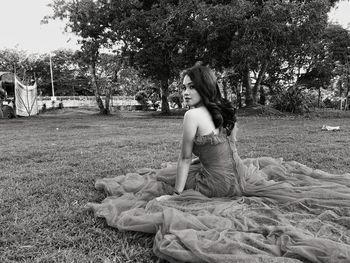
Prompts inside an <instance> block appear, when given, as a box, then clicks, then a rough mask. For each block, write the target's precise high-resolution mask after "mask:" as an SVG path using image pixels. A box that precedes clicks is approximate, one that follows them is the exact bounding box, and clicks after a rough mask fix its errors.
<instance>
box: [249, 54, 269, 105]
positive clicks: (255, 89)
mask: <svg viewBox="0 0 350 263" xmlns="http://www.w3.org/2000/svg"><path fill="white" fill-rule="evenodd" d="M267 65H268V62H267V60H265V61H264V62H263V64H262V66H261V69H260V71H259V75H258V78H257V80H256V82H255V84H254V87H253V90H252V91H253V92H252V93H253V94H252V98H253V103H254V104H256V103H257V101H258V90H260V86H261V82H262V81H263V79H264V76H265V72H266V69H267Z"/></svg>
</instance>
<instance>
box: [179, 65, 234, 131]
mask: <svg viewBox="0 0 350 263" xmlns="http://www.w3.org/2000/svg"><path fill="white" fill-rule="evenodd" d="M186 75H187V76H188V77H189V78H190V79H191V81H192V83H193V85H194V88H195V89H196V90H197V91H198V93H199V95H200V96H201V98H202V102H203V104H204V106H205V107H206V108H207V109H208V111H209V113H210V115H211V117H212V118H213V122H214V125H215V128H218V127H223V128H225V129H226V132H227V135H230V134H231V132H232V129H233V128H234V126H235V123H236V121H237V118H236V109H235V107H234V106H233V105H232V103H231V102H229V101H228V100H227V99H225V98H223V97H222V96H221V92H220V89H219V85H218V83H217V80H216V77H215V74H214V72H213V71H212V70H211V69H210V68H208V67H206V66H201V65H196V66H194V67H192V68H189V69H187V70H185V71H184V72H183V73H182V77H185V76H186Z"/></svg>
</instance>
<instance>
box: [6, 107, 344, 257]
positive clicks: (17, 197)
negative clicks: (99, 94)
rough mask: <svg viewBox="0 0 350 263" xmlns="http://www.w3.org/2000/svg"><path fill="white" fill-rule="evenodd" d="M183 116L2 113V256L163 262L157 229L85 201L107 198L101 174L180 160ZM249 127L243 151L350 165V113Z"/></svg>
mask: <svg viewBox="0 0 350 263" xmlns="http://www.w3.org/2000/svg"><path fill="white" fill-rule="evenodd" d="M181 122H182V120H181V118H162V117H158V118H153V117H150V116H149V115H147V114H139V113H122V114H121V115H119V116H117V115H115V116H111V117H101V116H98V115H96V114H92V113H91V112H84V111H73V112H72V111H70V110H63V111H61V112H59V114H55V113H49V114H45V115H40V116H37V117H31V118H17V119H12V120H0V140H1V144H0V171H1V172H0V208H1V213H0V222H1V224H0V262H106V263H107V262H157V259H156V258H155V257H154V255H153V253H152V244H153V236H151V235H144V234H141V233H132V232H124V233H123V232H118V231H117V230H115V229H112V228H109V227H107V226H106V224H105V222H104V221H103V220H102V219H95V218H94V217H93V215H92V214H91V213H90V212H88V211H85V210H84V205H85V204H86V203H87V202H91V201H95V202H100V201H101V200H102V199H103V198H104V197H105V196H104V195H103V194H102V193H99V192H97V191H96V190H95V189H94V187H93V185H94V181H95V179H96V178H98V177H112V176H114V175H120V174H125V173H127V172H132V171H135V169H137V168H141V167H153V168H160V166H161V163H163V162H167V161H175V160H176V158H177V154H178V151H179V143H180V137H181ZM323 124H326V125H331V126H340V127H341V130H340V131H338V132H324V131H321V127H322V125H323ZM239 127H240V130H239V133H238V150H239V152H240V155H241V157H242V158H245V157H256V156H273V157H283V158H284V159H285V160H296V161H299V162H302V163H304V164H307V165H309V166H311V167H313V168H318V169H322V170H326V171H329V172H333V173H345V172H350V155H349V148H350V136H349V131H350V119H349V118H311V119H310V118H302V117H298V118H292V117H283V118H270V117H269V118H267V117H242V118H241V119H239Z"/></svg>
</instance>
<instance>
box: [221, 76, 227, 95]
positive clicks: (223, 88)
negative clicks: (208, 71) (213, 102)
mask: <svg viewBox="0 0 350 263" xmlns="http://www.w3.org/2000/svg"><path fill="white" fill-rule="evenodd" d="M222 92H223V93H224V94H223V96H224V98H225V99H227V81H226V80H223V81H222Z"/></svg>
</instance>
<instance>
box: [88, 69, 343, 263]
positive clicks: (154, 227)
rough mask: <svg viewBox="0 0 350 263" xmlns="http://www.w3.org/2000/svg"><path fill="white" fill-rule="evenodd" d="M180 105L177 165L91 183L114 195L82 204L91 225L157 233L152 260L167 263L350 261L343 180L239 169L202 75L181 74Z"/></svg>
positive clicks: (230, 134) (224, 120)
mask: <svg viewBox="0 0 350 263" xmlns="http://www.w3.org/2000/svg"><path fill="white" fill-rule="evenodd" d="M183 96H184V100H185V102H186V104H187V105H188V106H190V108H191V109H190V110H188V111H187V112H186V114H185V116H184V121H183V139H182V147H181V153H180V156H179V159H178V163H177V165H174V166H170V167H168V168H165V169H160V170H150V169H148V170H141V171H139V173H132V174H127V175H125V176H124V175H123V176H117V177H115V178H106V179H100V180H97V182H96V184H95V187H96V188H97V189H103V190H105V191H106V192H107V193H108V194H110V195H111V197H108V198H106V199H105V200H104V201H103V203H102V204H89V207H90V208H92V209H93V210H94V212H95V214H96V215H97V216H100V217H104V218H106V220H107V223H108V224H109V225H110V226H113V227H116V228H118V229H119V230H133V231H142V232H147V233H155V234H156V236H155V240H154V247H153V250H154V253H155V254H156V255H157V256H159V257H161V258H163V259H166V260H167V261H169V262H220V263H221V262H240V263H254V262H256V263H258V262H274V263H277V262H285V263H287V262H288V263H289V262H291V263H300V262H314V263H320V262H322V263H345V262H350V232H349V226H350V220H349V218H350V174H345V175H331V174H329V173H326V172H323V171H320V170H313V169H311V168H309V167H306V166H304V165H302V164H300V163H297V162H293V161H291V162H284V161H282V159H273V158H269V157H263V158H256V159H246V160H241V159H240V158H239V156H238V154H237V150H236V147H235V136H234V128H235V121H236V119H235V110H234V108H233V107H232V106H231V105H230V103H229V102H227V101H226V100H224V99H222V98H221V95H220V91H219V88H218V85H217V82H216V79H215V76H214V75H213V73H212V72H211V70H210V69H209V68H207V67H203V66H195V67H193V68H190V69H188V70H187V71H185V73H184V78H183ZM192 153H194V154H195V155H196V156H198V159H197V160H191V157H192Z"/></svg>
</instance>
